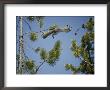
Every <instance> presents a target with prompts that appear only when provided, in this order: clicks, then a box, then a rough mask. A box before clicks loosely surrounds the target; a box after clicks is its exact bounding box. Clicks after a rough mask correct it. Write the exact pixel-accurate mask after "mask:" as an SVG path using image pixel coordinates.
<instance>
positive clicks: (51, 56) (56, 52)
mask: <svg viewBox="0 0 110 90" xmlns="http://www.w3.org/2000/svg"><path fill="white" fill-rule="evenodd" d="M60 48H61V42H60V41H59V40H58V41H56V43H55V45H54V47H53V48H52V49H51V50H50V51H48V52H47V51H46V50H45V49H44V48H41V49H40V57H41V59H42V60H44V61H45V62H47V63H48V64H49V65H54V64H55V63H56V61H57V60H58V59H59V57H60V54H61V49H60Z"/></svg>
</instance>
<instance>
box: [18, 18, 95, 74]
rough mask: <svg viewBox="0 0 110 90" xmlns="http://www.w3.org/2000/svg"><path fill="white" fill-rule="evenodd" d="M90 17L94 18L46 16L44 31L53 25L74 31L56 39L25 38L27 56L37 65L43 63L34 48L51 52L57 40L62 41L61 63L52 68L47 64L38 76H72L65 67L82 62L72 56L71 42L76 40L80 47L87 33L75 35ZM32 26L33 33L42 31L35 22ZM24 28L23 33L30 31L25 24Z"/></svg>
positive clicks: (81, 32)
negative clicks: (82, 38) (68, 26)
mask: <svg viewBox="0 0 110 90" xmlns="http://www.w3.org/2000/svg"><path fill="white" fill-rule="evenodd" d="M90 17H92V16H46V17H45V18H44V26H43V29H42V30H45V29H48V28H49V27H50V26H51V25H53V24H57V25H58V26H59V27H62V28H63V27H64V26H66V25H67V24H68V25H70V26H71V27H72V31H71V32H69V33H59V34H57V35H56V36H55V38H54V39H53V38H52V37H51V36H49V37H47V38H46V39H43V38H42V37H41V36H40V35H39V39H38V40H37V41H35V42H32V41H30V39H29V36H28V35H26V36H24V50H25V54H26V55H27V56H28V57H30V59H32V60H35V62H36V64H38V65H39V64H40V63H39V62H41V61H42V60H41V59H40V56H39V54H37V53H35V52H34V51H33V50H32V48H37V47H41V48H45V49H46V50H47V51H49V50H50V49H52V48H53V46H54V44H55V42H56V41H57V40H60V41H61V42H62V44H61V47H62V49H63V50H62V52H61V56H60V58H59V61H57V62H56V65H55V66H50V65H48V64H47V63H45V64H44V65H43V66H42V67H41V68H40V70H39V71H38V74H72V72H71V71H66V70H65V67H64V65H65V64H73V65H74V66H78V65H79V64H80V60H79V59H78V58H75V57H74V56H73V55H72V52H71V50H70V46H71V40H72V39H76V40H77V42H78V44H79V45H80V41H81V37H82V36H83V35H84V33H85V31H84V30H80V31H79V32H78V34H77V35H76V36H75V35H74V33H75V31H76V30H77V29H78V28H79V27H81V26H82V24H84V23H86V22H87V21H88V19H89V18H90ZM92 18H93V17H92ZM30 25H31V28H32V31H35V32H37V31H40V28H39V25H38V24H36V23H35V22H33V23H30ZM23 27H24V28H23V33H26V32H29V31H30V30H29V27H28V26H27V24H26V23H24V22H23ZM18 31H19V30H18ZM18 31H17V33H18ZM17 47H18V46H17ZM17 50H18V48H17Z"/></svg>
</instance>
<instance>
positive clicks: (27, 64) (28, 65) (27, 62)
mask: <svg viewBox="0 0 110 90" xmlns="http://www.w3.org/2000/svg"><path fill="white" fill-rule="evenodd" d="M26 66H27V68H28V69H29V70H32V69H33V68H34V66H35V63H34V61H33V60H28V61H26Z"/></svg>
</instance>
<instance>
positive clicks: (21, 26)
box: [18, 16, 24, 74]
mask: <svg viewBox="0 0 110 90" xmlns="http://www.w3.org/2000/svg"><path fill="white" fill-rule="evenodd" d="M22 18H23V17H22V16H20V36H19V55H20V58H19V72H18V73H19V74H22V73H23V67H24V65H23V61H24V56H23V54H24V53H23V24H22Z"/></svg>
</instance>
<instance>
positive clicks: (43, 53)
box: [40, 48, 48, 60]
mask: <svg viewBox="0 0 110 90" xmlns="http://www.w3.org/2000/svg"><path fill="white" fill-rule="evenodd" d="M47 55H48V54H47V52H46V50H45V49H44V48H42V49H40V57H41V60H46V59H47Z"/></svg>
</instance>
